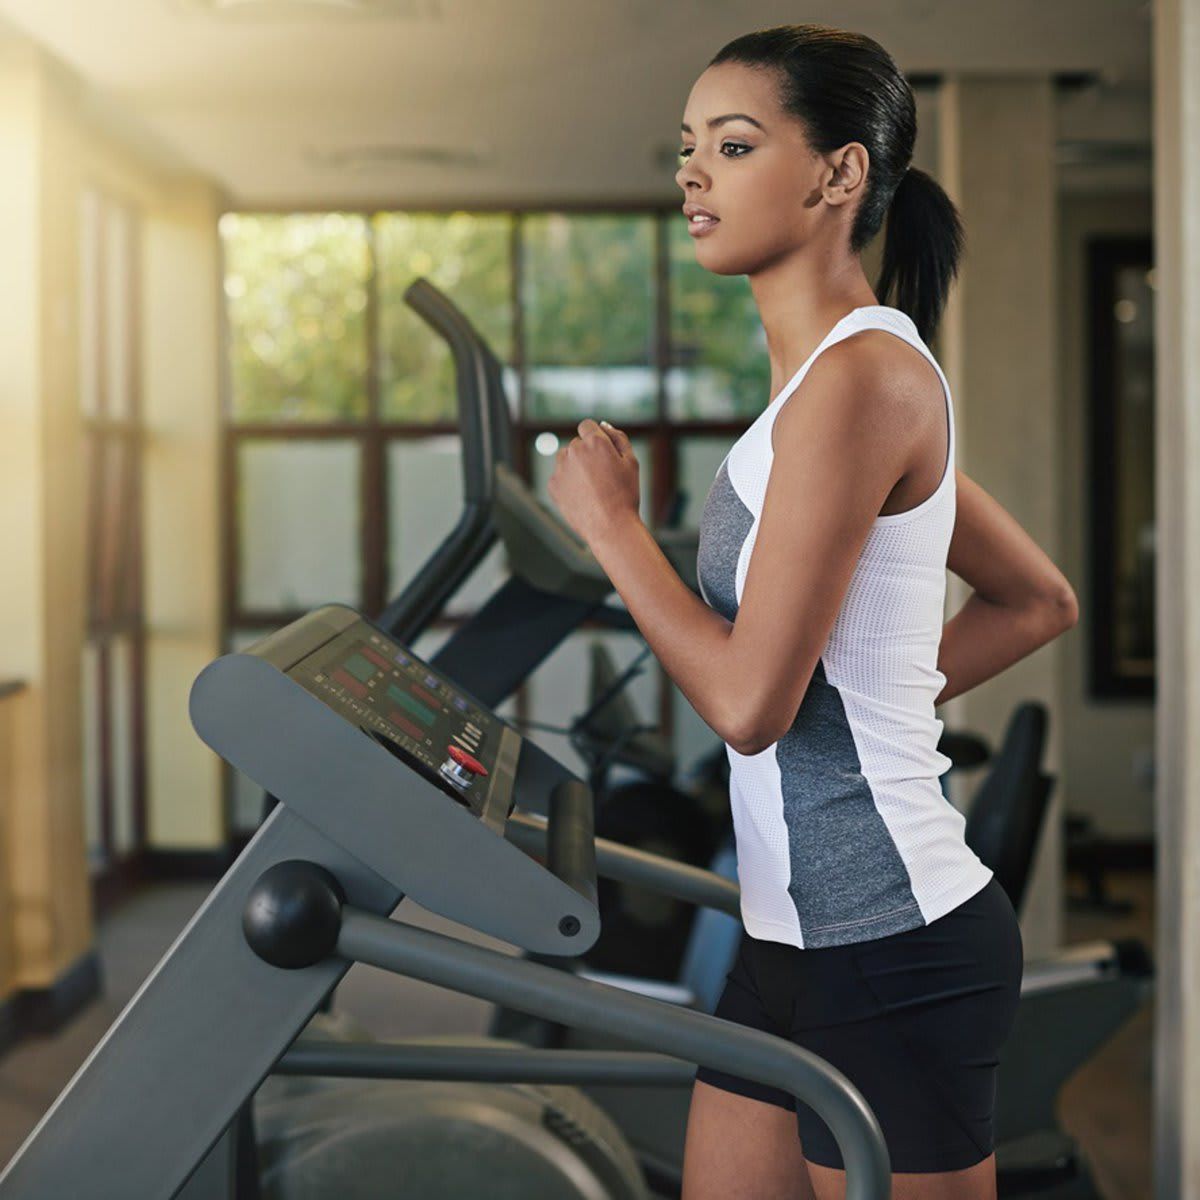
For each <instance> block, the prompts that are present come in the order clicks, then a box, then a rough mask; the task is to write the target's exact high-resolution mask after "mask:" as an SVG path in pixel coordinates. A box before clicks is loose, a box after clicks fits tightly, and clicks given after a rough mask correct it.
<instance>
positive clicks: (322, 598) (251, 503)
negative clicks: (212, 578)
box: [238, 439, 361, 611]
mask: <svg viewBox="0 0 1200 1200" xmlns="http://www.w3.org/2000/svg"><path fill="white" fill-rule="evenodd" d="M359 471H360V467H359V453H358V446H357V444H356V443H354V442H342V441H305V440H299V439H297V440H292V441H286V442H282V441H281V442H273V441H272V442H268V441H261V442H260V441H250V442H242V443H241V444H240V446H239V448H238V482H239V485H240V486H239V495H238V500H239V508H240V513H239V518H240V520H239V529H240V532H241V546H240V563H239V565H240V579H241V596H240V598H239V599H240V602H241V604H242V606H243V607H244V608H246V609H249V610H252V611H253V610H264V609H265V610H271V609H299V608H314V607H316V606H317V605H319V604H325V603H329V602H335V601H338V602H341V603H344V604H352V605H354V606H356V607H361V605H360V601H359V591H360V579H359V575H360V566H359V562H360V557H359V536H358V532H359V530H358V514H359V500H358V497H359Z"/></svg>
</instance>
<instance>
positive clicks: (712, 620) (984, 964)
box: [550, 25, 1076, 1200]
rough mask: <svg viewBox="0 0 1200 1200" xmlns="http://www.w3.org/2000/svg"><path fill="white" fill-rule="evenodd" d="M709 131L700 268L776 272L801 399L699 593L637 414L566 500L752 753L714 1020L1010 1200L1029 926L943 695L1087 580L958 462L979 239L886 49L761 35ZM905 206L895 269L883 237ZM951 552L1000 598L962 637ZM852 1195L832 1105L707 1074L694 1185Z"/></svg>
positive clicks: (951, 1176)
mask: <svg viewBox="0 0 1200 1200" xmlns="http://www.w3.org/2000/svg"><path fill="white" fill-rule="evenodd" d="M682 130H683V149H682V151H681V160H682V161H681V165H680V168H679V172H678V175H677V177H676V178H677V181H678V183H679V185H680V187H681V188H682V189H683V191H684V195H685V198H686V203H685V204H684V214H685V216H686V218H687V219H688V221H689V232H690V233H691V234H692V235H693V236H694V238H695V252H696V257H697V261H699V262H700V263H701V264H702V265H703V266H704V267H706V268H707V269H709V270H711V271H713V272H715V273H717V274H720V275H734V274H744V275H746V276H748V277H749V280H750V286H751V288H752V290H753V294H754V298H755V301H756V303H757V305H758V310H759V314H760V316H761V318H762V323H763V327H764V329H765V331H766V335H767V347H768V352H769V356H770V362H771V393H772V396H773V399H772V400H771V401H770V403H769V404H768V405H767V407H766V408H765V409H764V411H763V412H762V413H761V415H760V416H759V417H758V419H757V420H756V421H755V422H754V423H753V424H752V425H751V427H750V428H749V429H748V430H747V432H746V433H745V434H744V435H743V436H742V437H741V438H740V439H739V440H738V442H737V443H736V445H735V446H734V447H733V449H732V450H731V451H730V453H729V456H728V457H727V458H726V460H725V462H724V463H723V464H722V466H721V468H720V470H719V472H718V474H717V478H716V481H715V482H714V484H713V487H712V490H711V492H710V493H709V496H708V500H707V502H706V504H705V508H704V513H703V517H702V519H701V530H700V536H701V541H700V551H699V564H698V565H699V574H700V581H701V587H702V591H703V594H704V599H703V600H701V599H700V598H698V597H696V596H695V595H694V594H693V593H692V592H691V591H689V590H688V588H687V587H686V586H685V585H684V583H683V582H682V581H681V580H680V578H679V577H678V576H677V575H676V573H675V572H674V571H673V570H672V568H671V566H670V565H669V564H668V562H667V560H666V558H665V557H664V556H663V555H662V553H661V552H660V551H659V549H658V548H657V546H656V545H655V542H654V539H653V537H652V536H651V534H650V532H649V531H648V530H647V529H646V527H645V526H644V525H643V524H642V523H641V520H640V519H639V516H638V464H637V460H636V459H635V457H634V455H633V453H632V451H631V449H630V443H629V439H628V438H627V437H626V436H625V434H624V433H623V432H621V431H620V430H617V429H615V428H613V427H612V426H610V425H608V424H607V422H601V423H600V424H597V423H596V422H595V421H592V420H586V421H584V422H582V423H581V424H580V426H579V436H578V437H577V438H575V439H574V440H573V441H572V442H571V443H570V445H569V446H567V447H566V448H565V449H564V450H562V451H561V452H560V454H559V457H558V462H557V465H556V469H555V473H554V476H553V478H552V479H551V481H550V495H551V497H552V499H553V500H554V502H555V503H556V504H557V506H558V507H559V509H560V510H561V511H562V513H563V515H564V517H565V519H566V520H567V521H568V522H569V523H570V524H571V525H572V527H573V528H574V529H575V530H576V531H577V532H578V533H579V534H580V535H581V536H582V537H583V538H584V539H585V540H586V541H587V543H588V545H589V546H590V547H591V549H592V551H593V552H594V554H595V555H596V557H597V559H598V560H599V561H600V563H601V565H602V566H603V567H604V569H605V570H606V571H607V572H608V575H609V577H610V578H611V579H612V581H613V584H614V586H615V587H616V589H617V591H618V592H619V593H620V595H621V598H622V599H623V600H624V601H625V603H626V604H627V605H628V607H629V611H630V613H631V614H632V616H633V618H634V620H635V621H636V622H637V625H638V627H639V629H640V630H641V632H642V633H643V634H644V635H645V637H646V639H647V641H648V642H649V644H650V646H651V647H652V649H653V650H654V653H655V654H656V655H657V657H658V659H659V661H660V662H661V663H662V664H663V666H664V668H665V669H666V670H667V672H668V673H669V674H670V676H671V678H672V679H673V680H674V681H675V682H676V683H677V684H678V685H679V687H680V688H681V689H682V691H683V692H684V694H685V695H686V696H687V697H688V699H689V700H690V701H691V703H692V705H693V706H694V707H695V709H696V711H697V712H698V713H699V714H700V715H701V716H702V717H703V718H704V719H705V721H707V722H708V724H709V725H710V726H711V727H712V728H713V729H714V730H715V731H716V732H717V733H718V734H719V735H720V736H721V737H722V738H723V739H724V740H725V742H726V743H727V746H728V753H729V759H730V767H731V777H732V778H731V787H730V802H731V805H732V809H733V817H734V827H735V832H736V836H737V849H738V874H739V879H740V882H741V888H742V916H743V921H744V924H745V934H744V936H743V939H742V945H741V949H740V952H739V956H738V960H737V963H736V965H735V967H734V969H733V970H732V971H731V972H730V974H729V978H728V982H727V985H726V988H725V991H724V994H723V996H722V998H721V1001H720V1004H719V1005H718V1008H717V1014H718V1015H719V1016H722V1017H726V1018H728V1019H730V1020H735V1021H739V1022H742V1023H745V1024H749V1025H753V1026H757V1027H759V1028H762V1029H765V1030H768V1031H769V1032H771V1033H773V1034H776V1035H778V1036H780V1037H785V1038H789V1039H790V1040H792V1041H794V1042H796V1043H797V1044H799V1045H801V1046H804V1047H806V1048H807V1049H810V1050H812V1051H813V1052H814V1053H816V1054H819V1055H820V1056H821V1057H823V1058H825V1059H827V1060H828V1061H829V1062H831V1063H833V1064H834V1065H835V1066H837V1067H838V1068H839V1069H840V1070H842V1071H843V1072H844V1073H845V1074H846V1075H847V1077H848V1078H849V1079H850V1080H851V1081H852V1082H853V1083H854V1084H855V1085H856V1086H857V1087H858V1088H859V1089H860V1091H861V1092H862V1093H863V1095H864V1096H865V1097H866V1100H867V1102H868V1103H869V1104H870V1105H871V1107H872V1109H873V1110H874V1112H875V1114H876V1116H877V1117H878V1119H879V1122H880V1125H881V1126H882V1129H883V1131H884V1135H885V1137H886V1139H887V1142H888V1148H889V1152H890V1154H891V1160H892V1169H893V1171H894V1175H893V1195H894V1196H895V1197H897V1198H901V1200H907V1198H916V1197H920V1198H921V1200H939V1198H946V1200H950V1198H954V1200H958V1198H962V1200H967V1198H971V1200H975V1198H980V1197H991V1196H995V1194H996V1181H995V1162H994V1155H993V1152H992V1151H993V1141H992V1109H993V1104H994V1092H995V1074H996V1063H997V1056H998V1053H999V1050H1000V1047H1001V1045H1002V1043H1003V1041H1004V1038H1005V1037H1006V1036H1007V1033H1008V1031H1009V1028H1010V1026H1011V1023H1012V1020H1013V1016H1014V1013H1015V1008H1016V1004H1017V999H1018V993H1019V990H1020V982H1021V960H1022V949H1021V937H1020V932H1019V929H1018V926H1017V921H1016V917H1015V915H1014V913H1013V910H1012V907H1011V905H1010V904H1009V902H1008V899H1007V898H1006V896H1005V895H1004V893H1003V891H1002V890H1001V889H1000V887H999V885H998V884H997V882H996V881H995V879H994V878H993V877H992V874H991V872H990V871H989V870H988V869H987V868H986V867H985V866H984V865H983V864H982V863H981V862H980V861H979V859H978V858H977V857H976V856H975V854H974V853H973V852H972V851H971V850H970V849H968V847H967V846H966V845H965V843H964V841H963V836H962V834H963V824H964V822H963V819H962V817H961V816H960V815H959V814H958V813H957V812H956V811H955V810H954V809H953V808H952V807H951V806H950V805H949V804H948V803H947V802H946V801H945V799H944V797H943V795H942V793H941V790H940V787H939V783H938V780H939V776H940V775H941V773H942V772H943V771H944V770H945V769H946V767H947V766H948V765H949V760H948V759H946V758H945V757H944V756H943V755H941V754H940V753H939V752H938V750H937V742H938V737H939V734H940V731H941V722H940V721H939V720H937V719H936V718H935V716H934V706H935V704H937V703H940V702H942V701H945V700H948V699H950V698H951V697H952V696H956V695H958V694H960V693H962V692H964V691H966V690H968V689H969V688H972V687H974V686H976V685H977V684H979V683H981V682H982V681H984V680H986V679H988V678H991V677H992V676H994V675H996V674H997V673H998V672H999V671H1001V670H1003V669H1004V668H1005V667H1007V666H1009V665H1010V664H1011V663H1013V662H1015V661H1017V660H1018V659H1020V658H1022V657H1024V656H1025V655H1027V654H1029V653H1031V652H1032V651H1033V650H1035V649H1036V648H1037V647H1038V646H1041V645H1043V644H1045V643H1046V642H1048V641H1050V640H1052V639H1053V638H1054V637H1056V636H1057V635H1058V634H1060V633H1062V632H1063V631H1064V630H1066V629H1067V628H1069V627H1070V626H1071V625H1073V624H1074V622H1075V620H1076V604H1075V597H1074V594H1073V592H1072V591H1071V588H1070V586H1069V584H1068V583H1067V581H1066V580H1065V579H1064V578H1063V576H1062V575H1061V574H1060V573H1059V571H1058V570H1057V569H1056V568H1055V566H1054V564H1053V563H1052V562H1051V561H1050V560H1049V559H1048V558H1047V557H1046V556H1045V555H1044V554H1043V553H1042V552H1041V551H1040V550H1039V549H1038V547H1037V546H1036V545H1034V544H1033V542H1032V541H1030V539H1029V538H1028V537H1027V536H1026V535H1025V534H1024V533H1023V531H1022V530H1021V529H1020V528H1019V527H1018V526H1017V524H1016V523H1015V522H1014V521H1013V520H1012V518H1011V517H1009V516H1008V514H1007V513H1005V512H1004V510H1003V509H1001V508H1000V506H999V505H997V504H996V503H995V502H994V501H993V500H992V499H991V498H990V497H989V496H988V495H987V494H986V493H985V492H984V491H983V490H982V489H980V488H979V487H978V486H977V485H975V484H974V483H972V482H971V481H970V480H969V479H967V478H966V477H965V476H964V475H962V474H961V472H957V473H956V471H955V469H954V414H953V408H952V406H951V401H950V394H949V388H948V386H947V384H946V380H945V377H944V376H943V374H942V372H941V369H940V367H939V366H938V365H937V363H936V362H935V360H934V359H933V356H932V355H931V354H930V352H929V350H928V348H927V346H926V345H925V341H926V339H928V338H930V337H931V336H932V333H933V330H934V328H935V327H936V324H937V320H938V317H939V315H940V313H941V311H942V308H943V306H944V303H945V300H946V293H947V290H948V288H949V285H950V282H951V280H952V279H953V277H954V275H955V272H956V269H957V262H958V257H959V254H960V251H961V245H962V231H961V227H960V225H959V220H958V214H957V213H956V211H955V209H954V206H953V205H952V204H951V202H950V200H949V199H948V198H947V196H946V195H945V193H944V192H943V191H942V189H941V188H940V187H939V186H938V185H937V183H935V182H934V181H933V180H932V179H931V178H930V177H929V176H927V175H925V174H923V173H922V172H920V171H916V170H913V169H912V168H911V167H910V165H909V164H910V161H911V158H912V150H913V143H914V140H915V137H916V116H915V108H914V103H913V97H912V92H911V90H910V88H909V86H908V84H907V82H906V81H905V79H904V77H903V76H902V75H901V74H900V72H899V71H898V69H897V68H896V65H895V64H894V63H893V62H892V60H891V58H890V57H889V56H888V54H887V53H886V52H885V51H884V50H883V49H882V48H881V47H880V46H879V45H877V44H876V43H875V42H873V41H871V40H870V39H869V38H866V37H862V36H859V35H857V34H851V33H845V32H841V31H838V30H834V29H828V28H824V27H820V26H812V25H801V26H786V27H782V28H777V29H769V30H764V31H761V32H758V33H752V34H749V35H747V36H745V37H742V38H738V39H737V40H736V41H734V42H731V43H730V44H729V45H728V46H726V47H725V48H724V49H723V50H722V51H721V52H720V53H719V54H718V55H717V56H716V58H714V59H713V61H712V63H711V64H710V65H709V67H708V68H707V69H706V70H705V71H704V73H703V74H702V75H701V76H700V78H699V80H698V81H697V82H696V84H695V86H694V87H693V89H692V92H691V94H690V96H689V97H688V102H687V107H686V109H685V112H684V121H683V126H682ZM885 217H886V218H887V234H886V242H885V248H884V255H883V270H882V274H881V278H880V280H879V283H878V287H877V289H876V290H872V288H871V286H870V285H869V283H868V282H867V279H866V277H865V275H864V273H863V269H862V264H861V262H860V260H859V253H860V251H861V250H862V248H863V247H864V246H865V245H866V244H867V243H868V242H869V241H870V240H871V238H872V237H874V235H875V234H876V233H877V232H878V231H879V230H880V228H881V227H882V226H883V223H884V218H885ZM892 296H894V297H895V300H896V306H895V307H890V306H885V305H883V304H881V303H880V302H879V301H880V300H884V301H886V300H887V299H888V298H890V297H892ZM947 566H949V568H950V569H951V570H953V571H954V572H955V573H956V574H957V575H960V576H961V577H962V578H964V579H965V580H966V581H967V582H968V583H969V584H970V585H971V586H972V587H973V588H974V589H975V594H974V595H972V596H971V598H970V599H969V600H968V601H967V603H966V604H965V605H964V606H963V608H962V610H961V611H960V612H959V613H958V614H957V615H956V616H955V617H954V619H953V620H952V621H950V622H949V623H948V624H947V625H946V626H945V628H944V629H943V627H942V614H943V602H944V597H945V572H946V568H947ZM797 1125H798V1132H799V1137H797ZM844 1186H845V1174H844V1171H843V1170H842V1161H841V1157H840V1154H839V1152H838V1149H837V1145H836V1143H835V1142H834V1141H833V1139H832V1138H831V1136H830V1135H829V1132H828V1130H827V1129H826V1128H825V1126H824V1124H823V1123H822V1122H821V1121H820V1119H819V1118H818V1117H817V1116H816V1114H815V1113H813V1112H812V1111H811V1110H810V1109H808V1108H807V1106H805V1105H803V1104H798V1103H796V1102H795V1101H794V1100H793V1099H792V1097H790V1096H788V1095H786V1094H785V1093H783V1092H778V1091H775V1090H774V1089H771V1088H767V1087H762V1086H760V1085H757V1084H754V1083H751V1082H749V1081H746V1080H741V1079H737V1078H734V1077H731V1076H727V1075H723V1074H721V1073H719V1072H715V1071H710V1070H707V1069H703V1068H702V1069H701V1070H700V1071H699V1072H698V1074H697V1082H696V1084H695V1088H694V1091H693V1096H692V1105H691V1111H690V1116H689V1122H688V1134H687V1145H686V1151H685V1162H684V1197H685V1200H716V1198H718V1197H719V1198H720V1200H736V1198H738V1197H746V1198H747V1200H749V1198H753V1200H794V1198H800V1197H814V1196H815V1197H817V1198H818V1200H831V1198H833V1197H840V1196H841V1195H842V1194H843V1191H844Z"/></svg>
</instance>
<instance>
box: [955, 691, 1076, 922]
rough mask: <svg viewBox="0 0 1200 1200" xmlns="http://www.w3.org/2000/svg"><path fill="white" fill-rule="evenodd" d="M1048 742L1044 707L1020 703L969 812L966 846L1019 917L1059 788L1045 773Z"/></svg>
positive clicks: (1030, 701)
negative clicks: (988, 870)
mask: <svg viewBox="0 0 1200 1200" xmlns="http://www.w3.org/2000/svg"><path fill="white" fill-rule="evenodd" d="M1045 741H1046V707H1045V705H1043V704H1040V703H1039V702H1037V701H1036V700H1027V701H1025V702H1024V703H1023V704H1019V705H1018V706H1017V708H1016V710H1015V711H1014V713H1013V715H1012V718H1011V719H1010V720H1009V723H1008V728H1007V729H1006V730H1005V733H1004V740H1003V743H1002V744H1001V747H1000V750H999V751H998V752H997V753H996V755H995V756H994V757H993V759H992V765H991V768H990V770H989V771H988V774H987V776H986V778H985V779H984V781H983V782H982V783H981V784H980V785H979V790H978V791H977V792H976V793H975V798H974V800H973V801H972V803H971V807H970V810H969V811H968V813H967V825H966V831H965V837H966V841H967V845H968V846H970V847H971V849H972V850H974V851H975V853H976V854H978V855H979V857H980V858H981V859H982V860H983V863H984V865H985V866H987V867H990V868H991V870H992V871H993V872H994V874H995V876H996V879H997V880H998V881H999V883H1000V886H1001V887H1002V888H1004V890H1005V892H1007V893H1008V898H1009V900H1010V901H1011V902H1012V906H1013V908H1014V909H1016V910H1017V911H1018V912H1020V910H1021V901H1022V900H1023V899H1024V896H1025V890H1026V888H1027V887H1028V884H1029V875H1030V871H1031V869H1032V867H1033V856H1034V853H1035V852H1036V850H1037V844H1038V836H1039V834H1040V832H1041V828H1042V821H1043V819H1044V817H1045V814H1046V806H1047V804H1048V803H1049V799H1050V789H1051V788H1052V787H1053V785H1054V777H1053V776H1051V775H1047V774H1045V772H1043V771H1042V769H1041V761H1042V748H1043V746H1044V745H1045Z"/></svg>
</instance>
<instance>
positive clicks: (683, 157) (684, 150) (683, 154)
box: [679, 142, 750, 162]
mask: <svg viewBox="0 0 1200 1200" xmlns="http://www.w3.org/2000/svg"><path fill="white" fill-rule="evenodd" d="M694 149H695V147H694V146H683V147H681V148H680V151H679V159H680V161H681V162H686V161H687V160H688V158H690V157H691V153H692V151H693V150H694ZM726 149H733V150H745V151H746V152H747V153H748V152H749V151H750V147H749V146H746V145H744V144H743V143H741V142H722V143H721V153H722V154H723V155H724V156H725V157H726V158H745V157H746V155H745V154H725V151H726Z"/></svg>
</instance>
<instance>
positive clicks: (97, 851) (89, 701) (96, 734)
mask: <svg viewBox="0 0 1200 1200" xmlns="http://www.w3.org/2000/svg"><path fill="white" fill-rule="evenodd" d="M99 658H100V652H99V650H98V649H97V648H96V646H95V645H94V644H93V643H91V642H85V643H84V647H83V662H82V665H81V672H80V674H81V680H82V687H83V703H82V706H81V709H82V719H83V823H84V832H85V835H86V837H87V855H88V863H89V864H90V865H91V866H92V867H99V866H101V865H102V864H103V862H104V831H103V826H102V815H101V811H100V791H101V786H102V781H101V775H100V714H99V710H98V705H97V695H98V693H97V687H98V680H99V669H100V668H99Z"/></svg>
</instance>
